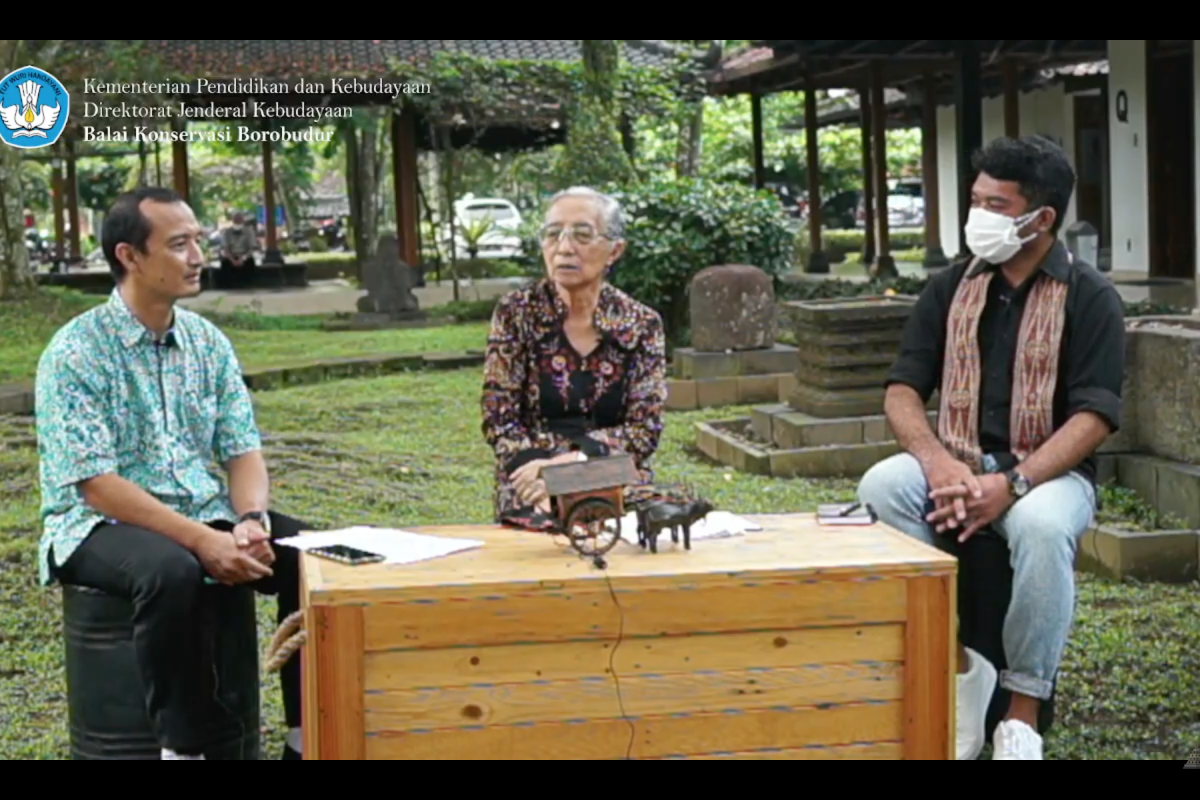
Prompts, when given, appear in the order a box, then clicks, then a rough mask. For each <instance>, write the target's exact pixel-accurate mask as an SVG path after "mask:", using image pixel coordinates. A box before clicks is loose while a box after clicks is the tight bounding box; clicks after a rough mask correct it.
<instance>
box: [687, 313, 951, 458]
mask: <svg viewBox="0 0 1200 800" xmlns="http://www.w3.org/2000/svg"><path fill="white" fill-rule="evenodd" d="M915 302H916V298H915V297H908V296H899V295H898V296H883V297H848V298H833V299H828V300H809V301H800V302H791V303H787V304H785V306H784V308H785V310H786V313H787V317H788V322H789V323H790V324H791V325H792V327H793V329H794V330H795V332H796V344H797V348H796V352H795V355H794V357H795V359H796V362H797V364H796V369H795V375H794V380H793V384H792V386H793V388H792V389H791V391H789V392H788V393H787V394H786V396H784V397H781V400H784V401H786V402H778V403H768V404H764V405H761V406H758V407H755V408H754V409H752V411H751V415H750V417H741V418H737V419H728V420H715V421H710V422H704V423H697V426H696V445H697V447H698V448H699V449H700V450H701V452H703V453H705V454H706V455H708V456H709V457H711V458H714V459H716V460H718V461H720V462H722V463H725V464H729V465H731V466H733V467H734V468H736V469H740V470H743V471H746V472H755V473H761V474H765V475H772V476H774V477H777V478H787V477H805V478H830V477H844V478H859V477H861V476H862V475H863V473H864V472H866V471H867V470H868V469H870V468H871V466H872V465H874V464H875V463H877V462H879V461H880V460H882V459H884V458H887V457H888V456H891V455H894V454H895V453H898V452H900V445H899V444H898V443H897V442H896V438H895V434H894V432H893V431H892V430H891V427H890V426H889V425H888V423H887V420H886V419H885V418H884V416H883V400H884V389H883V383H884V381H885V380H886V378H887V373H888V371H889V370H890V369H891V366H892V363H893V362H894V361H895V359H896V355H897V354H898V352H899V349H900V338H901V335H902V334H903V331H904V325H905V323H906V322H907V320H908V315H909V313H910V312H911V311H912V307H913V304H914V303H915ZM936 398H937V395H936V394H935V395H934V396H933V397H932V398H930V408H931V409H935V408H936ZM929 421H930V425H931V426H936V424H937V414H936V411H933V412H932V413H930V415H929Z"/></svg>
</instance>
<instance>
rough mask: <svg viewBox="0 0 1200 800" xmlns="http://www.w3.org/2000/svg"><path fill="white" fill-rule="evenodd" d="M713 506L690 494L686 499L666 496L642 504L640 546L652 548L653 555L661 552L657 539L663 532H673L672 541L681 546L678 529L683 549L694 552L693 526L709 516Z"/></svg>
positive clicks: (638, 510)
mask: <svg viewBox="0 0 1200 800" xmlns="http://www.w3.org/2000/svg"><path fill="white" fill-rule="evenodd" d="M713 509H714V506H713V504H712V503H710V502H709V501H708V500H705V499H704V498H697V497H695V495H694V493H693V492H691V491H690V489H689V491H688V492H687V493H686V494H685V495H684V496H670V495H668V496H666V497H662V498H655V499H650V500H646V501H643V502H641V503H639V504H638V505H637V508H636V513H637V521H638V525H637V530H638V545H639V546H640V547H642V548H645V547H646V545H647V544H649V546H650V552H651V553H657V552H658V537H659V536H660V535H661V534H662V532H663V530H664V529H667V528H669V529H670V530H671V541H672V542H673V543H675V544H679V529H680V528H682V529H683V548H684V549H685V550H691V549H692V526H693V525H695V524H696V523H697V522H698V521H700V520H702V519H704V518H705V517H706V516H708V512H710V511H712V510H713Z"/></svg>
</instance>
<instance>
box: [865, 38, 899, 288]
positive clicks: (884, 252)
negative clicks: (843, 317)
mask: <svg viewBox="0 0 1200 800" xmlns="http://www.w3.org/2000/svg"><path fill="white" fill-rule="evenodd" d="M871 129H872V130H871V138H872V139H874V142H872V144H874V145H875V148H874V150H875V165H874V166H875V204H876V205H875V216H876V218H877V223H878V225H879V243H878V244H879V252H878V254H877V255H876V256H875V261H874V263H873V264H872V265H871V266H870V267H869V272H870V274H871V275H872V276H873V277H876V278H895V277H899V275H900V273H899V272H898V271H897V270H896V260H895V259H894V258H892V248H891V246H890V245H889V242H888V195H889V194H891V190H890V189H889V188H888V182H887V178H888V164H887V105H886V104H885V102H884V96H883V63H882V62H881V61H879V60H878V59H876V60H875V61H872V62H871Z"/></svg>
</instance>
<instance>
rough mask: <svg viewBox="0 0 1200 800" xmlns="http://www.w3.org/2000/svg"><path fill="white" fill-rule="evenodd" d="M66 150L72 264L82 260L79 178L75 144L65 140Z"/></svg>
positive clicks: (70, 140)
mask: <svg viewBox="0 0 1200 800" xmlns="http://www.w3.org/2000/svg"><path fill="white" fill-rule="evenodd" d="M66 149H67V219H68V220H69V221H70V223H71V233H70V242H71V257H70V261H71V262H72V263H77V262H79V261H81V260H83V255H82V254H81V253H80V252H79V178H78V176H77V175H76V174H75V142H74V140H72V139H67V140H66Z"/></svg>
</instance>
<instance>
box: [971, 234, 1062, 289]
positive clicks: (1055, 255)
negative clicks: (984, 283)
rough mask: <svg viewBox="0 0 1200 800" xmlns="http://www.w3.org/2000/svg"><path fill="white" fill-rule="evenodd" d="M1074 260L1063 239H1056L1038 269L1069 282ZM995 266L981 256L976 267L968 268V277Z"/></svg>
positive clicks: (1056, 278)
mask: <svg viewBox="0 0 1200 800" xmlns="http://www.w3.org/2000/svg"><path fill="white" fill-rule="evenodd" d="M1074 260H1075V258H1074V256H1072V255H1071V251H1070V250H1068V249H1067V246H1066V245H1065V244H1063V243H1062V241H1061V240H1055V242H1054V246H1053V247H1051V248H1050V252H1048V253H1046V257H1045V258H1043V259H1042V263H1041V264H1039V265H1038V269H1039V270H1041V271H1042V272H1044V273H1046V274H1047V275H1049V276H1050V277H1051V278H1054V279H1055V280H1057V281H1061V282H1063V283H1068V282H1070V280H1071V265H1072V264H1073V263H1074ZM994 268H995V265H994V264H989V263H988V262H987V261H984V260H983V259H982V258H981V259H979V261H978V263H976V264H975V266H974V267H972V268H971V269H970V270H968V272H967V277H968V278H974V277H975V276H976V275H979V274H980V273H982V272H984V271H985V270H989V269H994Z"/></svg>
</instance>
